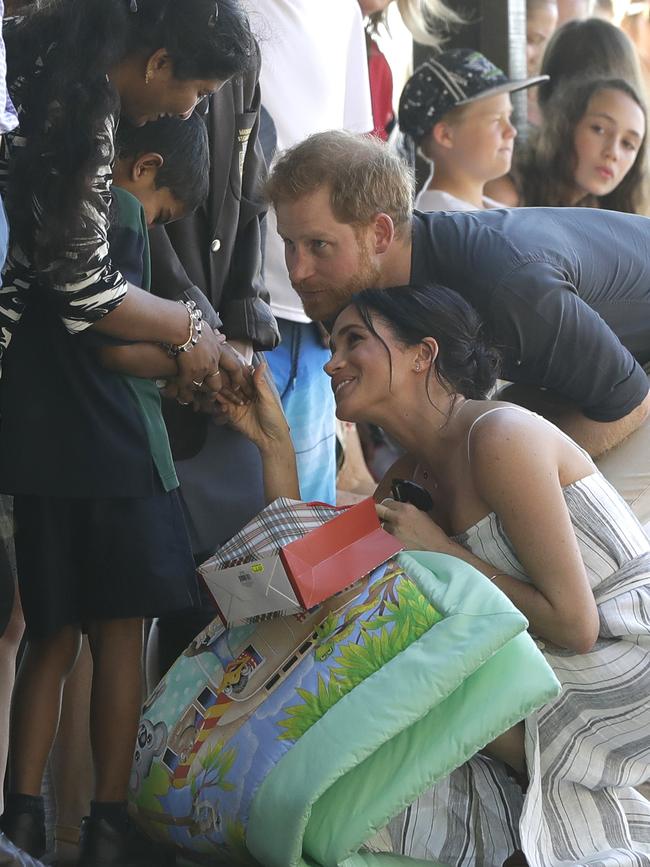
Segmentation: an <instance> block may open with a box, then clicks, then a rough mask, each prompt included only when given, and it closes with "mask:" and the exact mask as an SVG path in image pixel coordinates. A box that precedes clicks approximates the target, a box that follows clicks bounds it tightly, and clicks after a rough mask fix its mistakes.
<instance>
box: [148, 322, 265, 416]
mask: <svg viewBox="0 0 650 867" xmlns="http://www.w3.org/2000/svg"><path fill="white" fill-rule="evenodd" d="M176 361H177V364H178V371H179V373H178V377H176V378H175V379H174V380H172V381H171V382H170V383H169V384H168V385H167V387H166V388H165V390H164V392H163V393H164V394H165V396H166V397H170V398H176V400H178V401H179V403H183V404H186V405H187V404H190V403H191V404H193V406H194V409H195V410H197V411H199V410H200V411H203V412H208V413H210V414H215V413H216V414H219V413H220V409H219V406H218V405H217V404H216V403H215V401H216V399H217V395H221V396H222V397H223V399H224V400H226V401H230V402H232V403H234V404H243V403H245V402H246V401H250V400H252V398H253V396H254V393H255V391H254V387H253V383H252V368H251V367H250V365H249V364H248V363H247V361H246V359H245V358H244V357H243V356H241V355H240V354H239V352H237V351H236V350H235V349H233V348H232V347H231V346H230V345H229V344H228V343H226V338H225V336H224V335H223V334H220V333H219V332H218V331H212V330H211V329H209V328H206V329H204V331H203V334H202V336H201V339H200V340H199V342H198V343H197V345H196V346H195V347H193V348H192V349H191V350H190V351H189V352H182V353H179V355H178V356H177V359H176Z"/></svg>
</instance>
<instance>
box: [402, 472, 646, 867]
mask: <svg viewBox="0 0 650 867" xmlns="http://www.w3.org/2000/svg"><path fill="white" fill-rule="evenodd" d="M564 497H565V501H566V503H567V506H568V508H569V512H570V515H571V520H572V523H573V527H574V530H575V533H576V537H577V539H578V544H579V546H580V550H581V552H582V556H583V558H584V562H585V567H586V570H587V574H588V577H589V580H590V583H591V586H592V589H593V592H594V596H595V599H596V602H597V604H598V611H599V614H600V636H599V639H598V641H597V643H596V645H595V647H594V648H593V650H592V651H591V652H590V653H587V654H583V655H578V654H575V653H572V652H570V651H565V650H561V649H559V648H557V647H555V646H554V645H551V644H550V643H546V642H543V641H539V642H538V645H539V647H540V649H541V650H542V652H543V653H544V655H545V657H546V659H547V661H548V662H549V664H550V665H551V666H552V667H553V670H554V671H555V674H556V675H557V677H558V678H559V680H560V681H561V683H562V685H563V691H562V693H561V694H560V696H559V697H558V698H557V699H556V700H555V701H553V702H551V703H550V704H548V705H546V706H545V707H544V708H542V709H541V710H540V711H538V712H537V713H536V714H534V715H533V716H531V717H530V718H528V719H527V720H526V759H527V765H528V771H529V776H530V783H529V786H528V789H527V791H526V794H525V796H524V795H523V794H522V790H521V789H520V787H519V786H518V785H517V784H516V783H515V782H514V781H513V780H512V779H510V778H509V776H508V774H507V773H506V769H505V765H502V764H501V763H499V762H497V761H493V760H491V759H488V758H487V757H484V756H480V755H479V756H476V757H474V758H473V759H472V760H471V761H470V762H469V763H467V764H466V765H464V766H463V767H461V768H459V769H458V770H456V771H455V772H454V773H453V774H452V775H451V776H450V777H449V778H447V779H446V780H443V781H442V782H440V783H439V784H437V785H436V786H435V787H434V788H433V789H432V790H430V791H429V792H427V793H426V794H425V795H424V796H422V797H421V798H420V799H419V800H418V801H417V802H415V803H414V804H413V805H412V806H411V807H410V808H409V809H408V810H407V811H406V812H405V813H403V814H402V815H401V816H400V817H398V819H396V820H394V821H393V822H392V823H391V826H390V832H391V839H392V842H393V846H394V850H395V851H398V852H402V853H405V854H408V855H411V856H413V857H416V858H425V859H426V858H430V859H434V860H438V861H440V862H442V863H443V864H446V865H449V867H470V865H473V867H478V865H480V867H502V865H503V863H504V861H505V860H506V858H508V857H509V856H510V855H511V854H512V853H513V852H515V851H516V850H521V851H522V852H523V853H524V854H525V857H526V859H527V863H528V865H529V867H568V865H574V867H575V865H590V867H650V803H649V802H648V801H647V800H646V799H645V798H644V797H642V796H641V795H640V794H639V793H638V792H637V791H636V788H637V787H638V786H639V785H641V784H643V783H644V782H646V781H647V780H650V541H649V540H648V538H647V537H646V535H645V533H644V532H643V529H642V528H641V525H640V524H639V523H638V522H637V520H636V518H635V517H634V516H633V515H632V513H631V511H630V510H629V508H628V507H627V506H626V504H625V503H624V501H623V500H622V498H621V497H620V496H619V495H618V493H617V492H616V491H615V490H614V489H613V488H612V487H611V485H610V484H609V483H608V482H607V481H606V480H605V479H604V478H603V477H602V476H601V475H600V473H598V472H596V473H594V474H592V475H590V476H587V477H586V478H584V479H581V480H580V481H578V482H575V483H574V484H572V485H569V486H568V487H566V488H565V489H564ZM458 541H459V542H461V544H463V545H464V546H465V547H466V548H468V549H469V550H471V551H472V552H473V553H475V554H476V555H477V556H478V557H481V558H482V559H484V560H486V561H487V562H489V563H491V564H493V565H494V567H495V569H496V570H499V571H504V572H507V573H509V574H512V575H515V576H517V577H519V578H520V579H521V580H522V581H528V580H529V579H528V578H527V576H526V575H525V573H524V571H523V567H522V566H521V564H520V563H519V561H518V560H517V557H516V555H515V552H514V550H513V546H512V544H511V543H510V541H509V539H508V537H507V535H506V533H505V532H504V529H503V527H502V525H501V523H500V521H499V519H498V517H497V516H496V515H495V514H491V515H488V516H486V517H485V518H484V519H483V520H482V521H479V522H478V523H477V524H475V525H474V526H473V527H471V528H470V529H469V530H468V531H467V533H465V534H463V535H462V536H460V537H458ZM495 700H498V697H497V696H495ZM476 712H477V713H480V709H478V708H477V709H476Z"/></svg>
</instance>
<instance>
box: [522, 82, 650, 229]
mask: <svg viewBox="0 0 650 867" xmlns="http://www.w3.org/2000/svg"><path fill="white" fill-rule="evenodd" d="M514 176H515V178H517V179H518V181H519V183H518V186H519V193H520V204H522V205H533V206H550V207H566V206H572V207H590V208H606V209H608V210H611V211H622V212H624V213H628V214H638V213H643V205H644V194H645V187H646V183H647V165H646V107H645V104H644V102H643V100H642V99H641V98H640V96H639V95H638V93H637V92H636V91H635V89H634V88H633V87H632V85H631V84H628V83H627V82H626V81H623V80H622V79H616V78H612V79H609V78H606V79H592V80H587V81H580V80H579V81H575V82H572V83H569V84H567V85H566V86H565V87H564V88H562V89H561V90H559V91H556V92H555V93H554V94H553V96H552V97H551V99H550V100H549V101H548V102H547V103H546V105H545V107H544V115H543V119H542V124H541V126H540V127H539V129H538V130H536V131H535V133H534V134H533V135H532V137H531V141H530V143H529V144H528V145H527V147H526V148H525V149H524V150H523V152H522V153H521V154H520V155H519V159H518V165H517V167H516V171H515V173H514Z"/></svg>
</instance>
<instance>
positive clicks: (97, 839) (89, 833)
mask: <svg viewBox="0 0 650 867" xmlns="http://www.w3.org/2000/svg"><path fill="white" fill-rule="evenodd" d="M174 861H175V859H174V855H173V852H172V853H170V851H169V850H168V849H165V848H161V847H160V846H159V845H158V844H156V843H153V842H152V841H150V840H147V839H146V838H145V837H143V836H142V835H141V834H139V833H138V831H137V830H136V829H135V827H134V826H133V825H131V824H130V823H129V824H128V825H126V826H125V827H124V828H116V827H115V826H113V825H111V823H110V822H108V821H107V820H106V819H93V818H91V817H90V816H86V817H85V818H84V819H82V821H81V836H80V838H79V867H173V864H174Z"/></svg>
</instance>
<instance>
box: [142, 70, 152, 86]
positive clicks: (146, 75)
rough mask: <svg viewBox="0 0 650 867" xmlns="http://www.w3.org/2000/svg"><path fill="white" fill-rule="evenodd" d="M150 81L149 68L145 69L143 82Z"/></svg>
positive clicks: (147, 82)
mask: <svg viewBox="0 0 650 867" xmlns="http://www.w3.org/2000/svg"><path fill="white" fill-rule="evenodd" d="M150 81H151V70H150V69H147V71H146V73H145V76H144V83H145V84H149V82H150Z"/></svg>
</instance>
